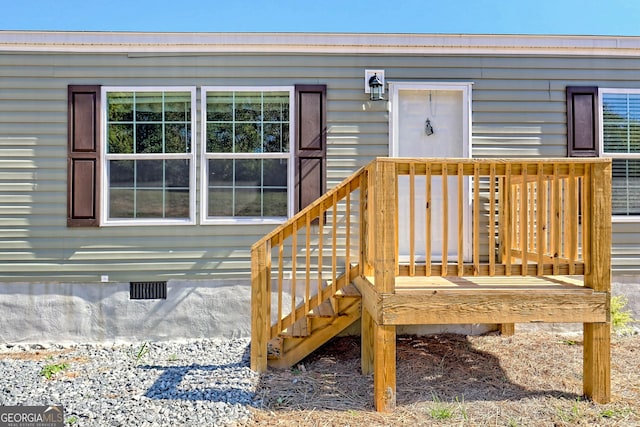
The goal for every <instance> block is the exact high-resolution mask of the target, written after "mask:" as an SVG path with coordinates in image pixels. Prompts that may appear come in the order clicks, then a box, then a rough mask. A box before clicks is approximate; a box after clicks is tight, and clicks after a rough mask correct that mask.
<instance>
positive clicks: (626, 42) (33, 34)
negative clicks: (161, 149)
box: [0, 31, 640, 57]
mask: <svg viewBox="0 0 640 427" xmlns="http://www.w3.org/2000/svg"><path fill="white" fill-rule="evenodd" d="M1 51H5V52H7V51H23V52H24V51H30V52H92V53H100V52H105V53H129V54H142V55H144V54H172V53H194V54H197V53H317V54H368V55H373V54H416V55H428V54H447V55H453V54H475V55H479V54H501V55H514V54H520V55H522V54H529V55H568V56H576V55H588V56H605V55H606V56H623V57H638V56H640V37H622V36H621V37H617V36H553V35H549V36H546V35H544V36H543V35H465V34H458V35H456V34H449V35H447V34H350V33H132V32H55V31H52V32H47V31H0V52H1Z"/></svg>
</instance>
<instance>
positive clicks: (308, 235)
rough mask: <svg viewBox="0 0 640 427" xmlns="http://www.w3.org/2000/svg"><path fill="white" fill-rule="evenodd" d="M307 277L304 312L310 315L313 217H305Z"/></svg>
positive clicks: (305, 277)
mask: <svg viewBox="0 0 640 427" xmlns="http://www.w3.org/2000/svg"><path fill="white" fill-rule="evenodd" d="M304 231H305V264H306V265H305V275H304V311H305V313H308V312H309V310H310V308H309V300H310V299H311V215H310V214H309V213H308V212H307V214H306V215H305V230H304Z"/></svg>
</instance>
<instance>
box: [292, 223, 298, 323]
mask: <svg viewBox="0 0 640 427" xmlns="http://www.w3.org/2000/svg"><path fill="white" fill-rule="evenodd" d="M292 225H293V232H292V234H291V325H292V326H293V324H294V323H296V275H297V272H296V267H297V265H296V264H297V263H296V261H297V257H298V223H297V222H295V221H294V223H293V224H292Z"/></svg>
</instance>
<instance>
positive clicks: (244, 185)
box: [208, 159, 288, 217]
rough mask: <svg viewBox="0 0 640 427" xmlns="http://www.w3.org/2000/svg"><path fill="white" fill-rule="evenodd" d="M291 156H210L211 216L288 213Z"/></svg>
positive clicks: (209, 192)
mask: <svg viewBox="0 0 640 427" xmlns="http://www.w3.org/2000/svg"><path fill="white" fill-rule="evenodd" d="M287 166H288V160H287V159H209V161H208V169H209V186H208V215H209V216H214V217H215V216H234V217H256V216H275V217H280V216H286V215H287V206H288V203H287V202H288V192H287V190H288V187H287V170H288V167H287Z"/></svg>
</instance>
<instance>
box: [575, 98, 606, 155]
mask: <svg viewBox="0 0 640 427" xmlns="http://www.w3.org/2000/svg"><path fill="white" fill-rule="evenodd" d="M598 114H599V112H598V88H597V87H595V86H567V152H568V155H569V157H598V134H599V129H598Z"/></svg>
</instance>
